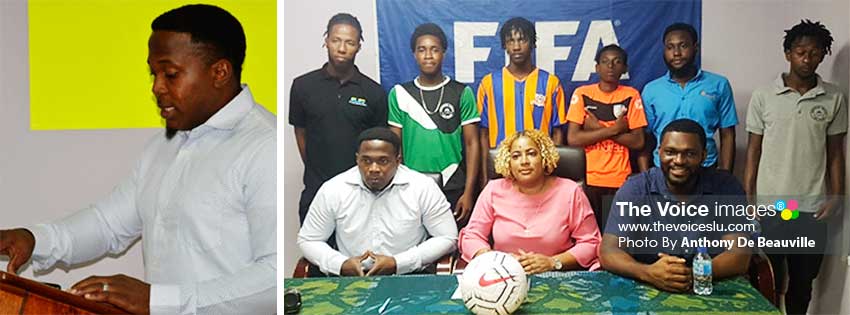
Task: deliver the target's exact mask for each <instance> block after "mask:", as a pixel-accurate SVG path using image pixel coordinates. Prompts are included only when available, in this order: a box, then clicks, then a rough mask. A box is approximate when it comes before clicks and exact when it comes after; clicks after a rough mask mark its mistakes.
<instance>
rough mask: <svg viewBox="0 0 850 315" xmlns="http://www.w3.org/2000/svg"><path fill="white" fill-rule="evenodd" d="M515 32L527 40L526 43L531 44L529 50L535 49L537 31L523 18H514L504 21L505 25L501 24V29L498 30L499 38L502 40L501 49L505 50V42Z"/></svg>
mask: <svg viewBox="0 0 850 315" xmlns="http://www.w3.org/2000/svg"><path fill="white" fill-rule="evenodd" d="M515 30H516V31H517V32H519V33H520V34H522V36H524V37H525V38H527V39H528V43H529V44H531V48H535V47H537V31H536V30H535V29H534V24H533V23H531V21H529V20H527V19H525V18H523V17H514V18H511V19H510V20H507V21H505V24H502V28H501V29H499V37H501V40H502V48H505V41H506V40H507V39H508V37H510V36H511V33H513V31H515Z"/></svg>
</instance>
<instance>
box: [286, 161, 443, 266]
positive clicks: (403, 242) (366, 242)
mask: <svg viewBox="0 0 850 315" xmlns="http://www.w3.org/2000/svg"><path fill="white" fill-rule="evenodd" d="M352 158H354V157H352ZM334 231H336V244H337V246H338V247H339V251H336V250H333V249H332V248H331V247H330V246H328V244H327V240H328V238H329V237H330V236H331V233H333V232H334ZM429 235H430V238H429ZM456 244H457V225H456V224H455V221H454V217H452V213H451V211H450V210H449V203H448V201H446V197H445V196H444V195H443V192H442V191H440V188H439V187H438V186H437V183H436V182H434V180H433V179H431V178H429V177H427V176H425V175H423V174H420V173H417V172H416V171H413V170H410V169H409V168H407V167H406V166H404V165H400V166H399V167H398V171H397V172H396V174H395V176H394V177H393V179H392V182H390V184H389V185H387V187H386V188H384V190H382V191H380V192H378V193H374V192H372V191H371V190H369V188H368V187H366V185H365V184H364V183H363V179H362V178H361V176H360V171H359V169H358V168H357V166H354V167H352V168H351V169H349V170H347V171H345V172H343V173H341V174H339V175H337V176H336V177H334V178H331V179H330V180H328V181H327V182H325V183H324V184H323V185H322V187H321V188H319V192H318V193H317V194H316V198H315V199H313V203H312V204H310V210H309V211H308V212H307V218H306V219H305V220H304V225H303V226H302V227H301V230H300V231H299V232H298V246H300V247H301V251H302V252H303V253H304V257H306V258H307V260H309V261H310V262H312V263H313V264H315V265H317V266H319V269H321V270H322V272H324V273H332V274H339V272H340V269H341V268H342V264H343V262H345V260H346V259H348V258H349V257H352V256H358V255H361V254H363V253H364V252H366V250H371V251H373V252H375V253H376V254H380V255H388V256H393V257H394V258H395V260H396V271H397V273H398V274H405V273H410V272H413V271H417V270H419V269H422V267H425V266H427V265H428V264H430V263H432V262H434V261H436V260H438V259H440V257H442V256H443V255H445V254H448V253H451V252H453V251H454V249H455V246H456Z"/></svg>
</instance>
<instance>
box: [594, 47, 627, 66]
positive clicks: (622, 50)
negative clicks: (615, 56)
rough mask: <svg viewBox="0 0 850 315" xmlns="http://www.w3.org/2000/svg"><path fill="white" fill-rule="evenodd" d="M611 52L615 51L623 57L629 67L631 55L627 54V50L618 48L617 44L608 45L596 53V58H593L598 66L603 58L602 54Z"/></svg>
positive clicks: (624, 62)
mask: <svg viewBox="0 0 850 315" xmlns="http://www.w3.org/2000/svg"><path fill="white" fill-rule="evenodd" d="M609 50H613V51H616V52H618V53H620V56H623V64H624V65H629V54H627V53H626V50H625V49H623V48H622V47H620V46H618V45H617V44H610V45H607V46H605V47H602V49H600V50H599V51H597V52H596V58H593V60H594V61H596V63H597V64H598V63H599V57H601V56H602V53H604V52H606V51H609Z"/></svg>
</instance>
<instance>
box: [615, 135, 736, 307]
mask: <svg viewBox="0 0 850 315" xmlns="http://www.w3.org/2000/svg"><path fill="white" fill-rule="evenodd" d="M705 138H706V136H705V131H704V130H703V129H702V127H700V125H699V124H698V123H697V122H695V121H693V120H689V119H679V120H675V121H672V122H670V124H669V125H667V127H665V128H664V130H663V132H662V135H661V145H660V148H659V152H658V153H659V156H660V157H661V167H660V168H657V167H656V168H652V169H650V170H648V171H646V172H643V173H641V174H639V175H637V176H634V177H632V178H630V179H629V180H627V181H626V183H625V184H623V186H622V187H621V188H620V190H618V191H617V194H616V195H615V197H614V202H613V204H612V206H611V213H610V215H609V217H608V223H607V224H606V226H605V233H604V235H603V237H602V246H601V247H600V256H599V260H600V262H601V263H602V268H604V269H606V270H608V271H610V272H613V273H616V274H619V275H621V276H624V277H629V278H634V279H637V280H640V281H643V282H647V283H649V284H651V285H653V286H655V287H656V288H658V289H661V290H665V291H670V292H686V291H688V290H690V287H691V285H692V283H693V279H692V273H691V268H690V262H691V259H692V258H693V256H694V255H695V253H696V251H697V247H707V248H708V251H709V253H710V254H711V256H712V257H713V259H712V270H713V277H714V279H721V278H726V277H731V276H736V275H740V274H743V273H744V272H746V270H747V266H748V262H749V259H750V249H749V248H747V247H740V246H739V245H741V244H742V243H743V245H747V244H746V240H747V238H748V234H749V233H745V232H728V231H730V230H732V231H740V230H745V231H752V230H751V228H752V226H751V225H749V221H747V216H746V215H745V214H744V213H743V212H738V213H735V212H734V211H725V210H726V209H731V208H732V207H734V208H736V209H746V207H745V205H746V197H745V195H744V190H743V188H742V186H741V184H740V183H739V182H738V180H737V179H735V177H734V176H733V175H732V174H730V173H728V172H725V171H718V170H715V169H712V168H703V167H701V166H700V165H701V164H702V162H703V160H705V158H706V154H707V151H706V149H705V144H706V139H705ZM718 208H719V209H721V212H722V213H718V212H717V209H718ZM680 210H681V211H680Z"/></svg>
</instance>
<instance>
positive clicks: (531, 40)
mask: <svg viewBox="0 0 850 315" xmlns="http://www.w3.org/2000/svg"><path fill="white" fill-rule="evenodd" d="M499 38H500V39H501V40H502V48H504V49H505V52H506V53H507V54H508V57H509V62H508V65H507V66H506V67H503V68H502V69H501V70H499V71H495V72H493V73H490V74H487V75H486V76H484V78H483V79H481V83H480V85H479V86H478V111H479V112H480V113H481V129H480V141H481V152H482V154H481V157H482V164H481V166H482V172H481V175H482V176H481V177H482V183H484V184H486V181H487V179H486V177H487V153H486V152H487V151H488V150H489V149H491V148H495V147H497V146H498V145H499V143H500V142H502V140H504V139H505V138H507V137H508V136H510V135H512V134H514V133H517V132H520V131H523V130H526V129H537V130H540V131H542V132H543V133H546V134H548V135H550V136H551V137H552V140H554V142H555V145H561V144H563V141H564V140H563V130H562V127H563V125H565V124H566V123H567V109H566V105H565V104H564V91H563V88H562V87H561V82H560V80H558V77H557V76H555V75H554V74H550V73H549V72H546V71H544V70H543V69H540V68H537V66H535V65H534V62H533V61H532V60H531V53H532V51H533V50H534V48H535V47H536V45H537V32H536V31H535V29H534V24H532V23H531V21H529V20H527V19H524V18H521V17H515V18H511V19H509V20H507V21H506V22H505V24H503V25H502V28H501V29H500V30H499ZM481 187H484V185H482V186H481Z"/></svg>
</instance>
